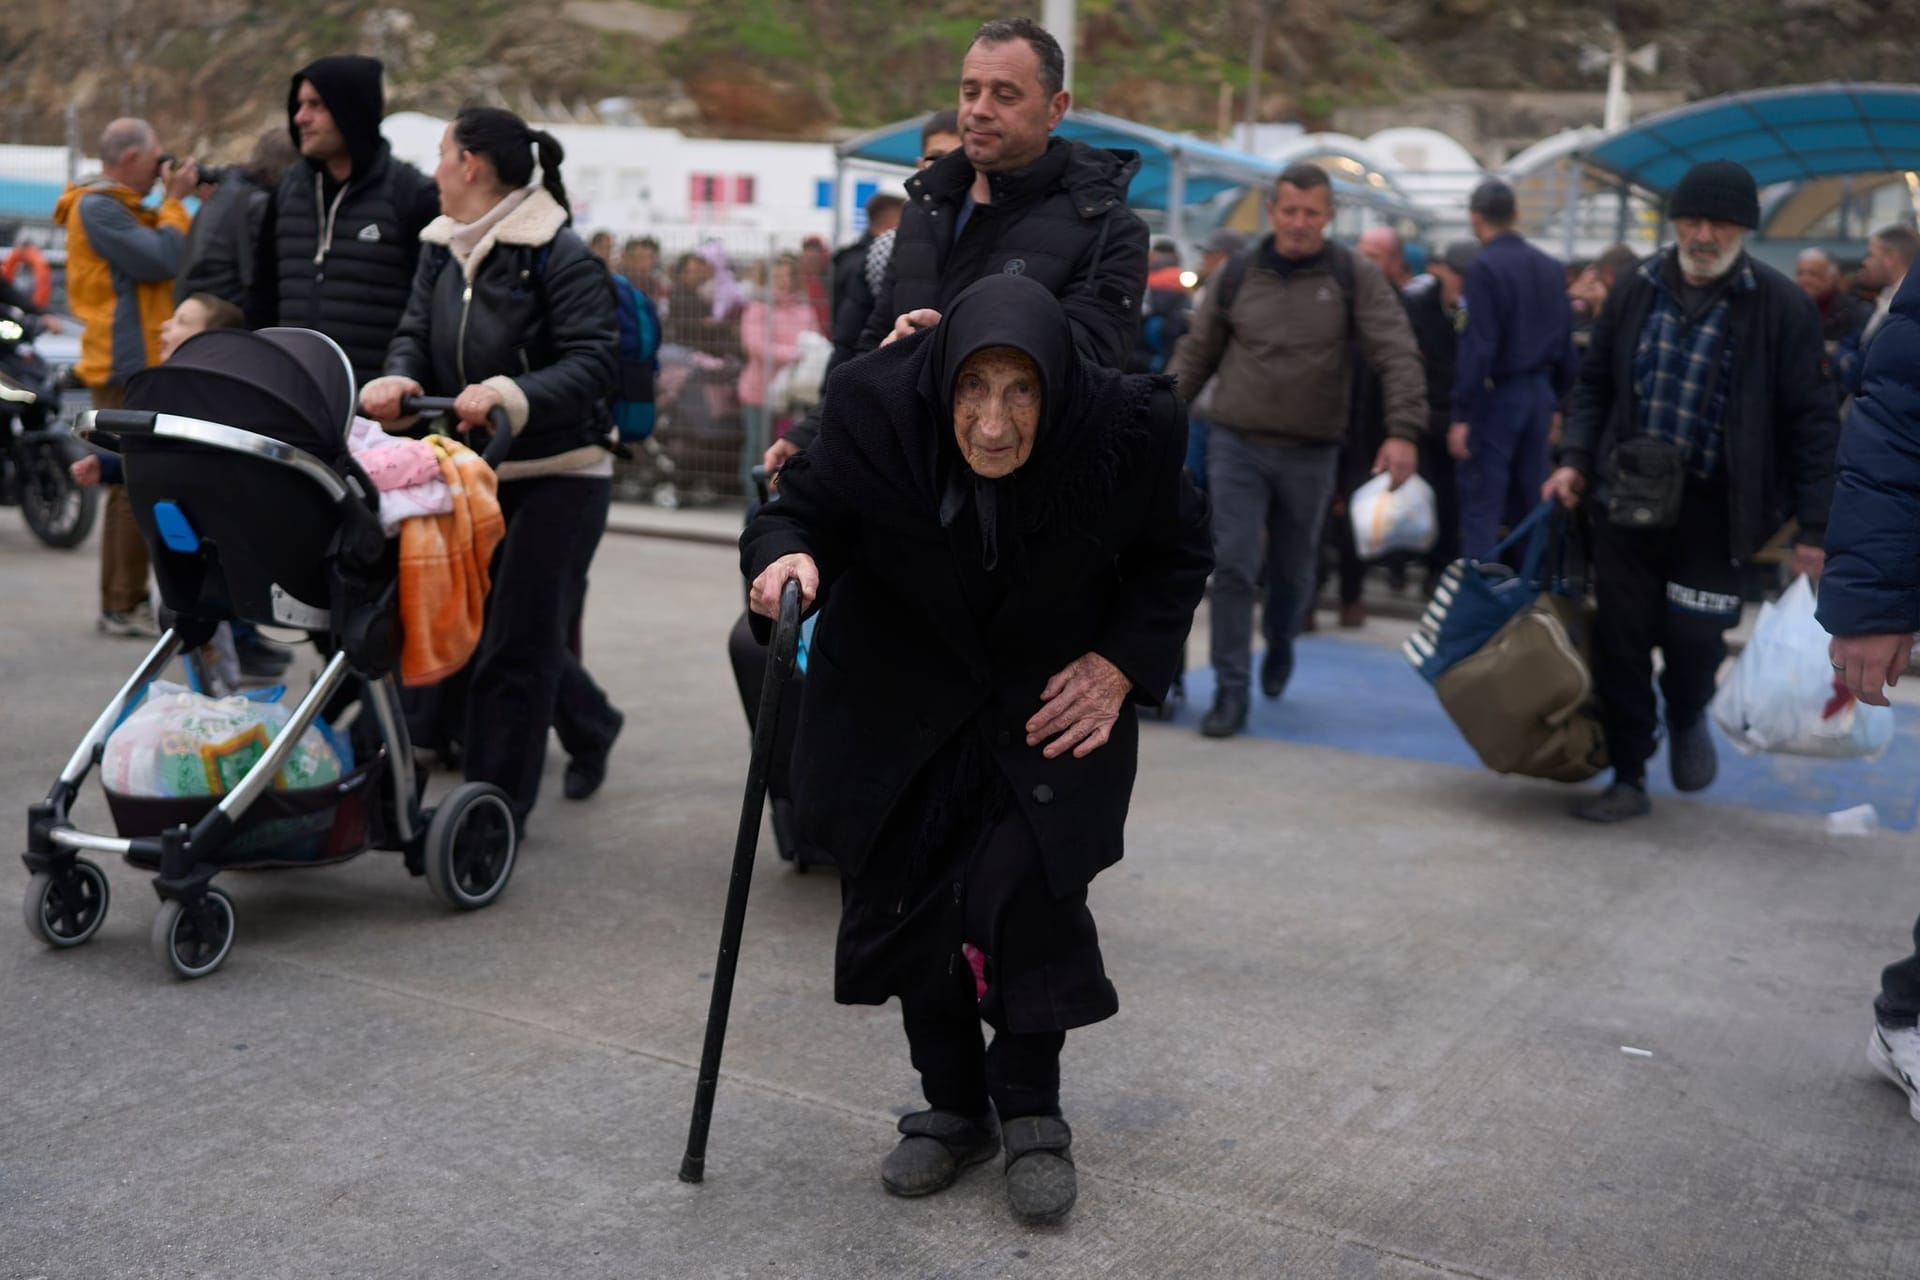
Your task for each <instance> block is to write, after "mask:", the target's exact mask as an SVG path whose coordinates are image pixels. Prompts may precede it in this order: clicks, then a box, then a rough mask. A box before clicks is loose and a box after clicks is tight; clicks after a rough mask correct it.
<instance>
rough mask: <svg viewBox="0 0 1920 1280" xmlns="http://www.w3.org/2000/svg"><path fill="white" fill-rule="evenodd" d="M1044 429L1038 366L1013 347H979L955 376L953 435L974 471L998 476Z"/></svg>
mask: <svg viewBox="0 0 1920 1280" xmlns="http://www.w3.org/2000/svg"><path fill="white" fill-rule="evenodd" d="M1039 429H1040V371H1039V370H1038V369H1036V368H1034V367H1033V361H1032V360H1030V359H1028V358H1027V356H1026V354H1025V353H1024V352H1020V351H1015V350H1014V349H1013V348H1011V347H989V348H987V349H986V350H985V351H976V352H974V354H973V355H971V356H969V357H968V358H967V362H966V363H965V364H963V365H961V366H960V373H959V376H957V377H956V378H954V380H953V438H954V439H955V440H956V441H958V442H959V445H960V456H961V457H963V458H965V459H966V460H967V466H968V467H969V468H971V469H972V471H973V473H974V474H975V475H977V476H980V477H982V478H984V479H987V480H998V479H1000V478H1001V477H1003V476H1010V475H1012V474H1013V473H1014V472H1015V471H1016V470H1018V469H1019V468H1020V467H1021V465H1022V464H1024V463H1025V462H1026V460H1027V457H1028V455H1030V454H1031V453H1032V452H1033V437H1034V434H1035V433H1036V432H1038V431H1039Z"/></svg>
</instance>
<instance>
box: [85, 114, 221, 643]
mask: <svg viewBox="0 0 1920 1280" xmlns="http://www.w3.org/2000/svg"><path fill="white" fill-rule="evenodd" d="M198 177H199V175H198V173H197V172H196V171H195V167H194V164H193V162H192V161H188V162H187V163H186V164H184V165H175V164H167V165H165V166H163V165H162V162H161V156H160V140H159V138H158V137H157V136H156V135H155V134H154V131H153V126H152V125H150V124H148V123H147V122H146V121H145V120H132V119H127V120H115V121H114V122H113V123H112V124H110V125H108V126H107V127H106V131H105V132H103V133H102V134H101V135H100V177H98V178H96V179H94V180H93V181H91V182H86V183H81V184H79V185H77V186H72V187H69V188H67V190H66V191H65V192H63V193H62V194H61V196H60V202H59V203H58V204H57V205H55V206H54V214H53V216H54V218H55V220H56V221H58V222H59V223H60V225H62V226H63V227H65V228H66V229H67V298H68V301H69V302H70V303H71V304H72V307H73V313H74V314H75V315H76V316H78V317H79V318H80V320H81V321H82V322H84V323H85V324H86V326H87V330H86V335H85V337H84V339H83V340H82V342H81V346H80V363H79V364H78V365H76V366H75V367H74V371H73V372H74V376H75V377H77V378H78V379H79V380H80V381H81V382H83V383H85V384H86V387H87V390H88V392H89V393H90V395H91V397H92V400H93V405H94V407H95V408H96V409H111V408H117V407H118V406H119V405H120V404H122V403H123V402H124V400H125V398H126V390H125V388H126V381H127V378H128V377H130V376H131V375H133V374H134V373H137V372H139V371H140V370H141V369H144V368H146V367H147V366H148V365H150V364H157V363H159V360H160V322H161V321H163V320H165V319H166V318H167V317H168V316H169V315H171V314H172V313H173V277H174V274H175V273H176V272H177V271H178V270H179V269H180V257H181V250H182V248H183V246H184V245H185V244H186V233H187V227H188V226H189V224H190V223H191V222H192V217H191V216H190V215H189V214H188V213H187V209H186V206H185V205H184V204H182V203H181V201H182V200H183V199H184V198H185V197H186V195H187V193H188V192H190V191H192V190H193V188H194V184H195V183H196V181H197V180H198ZM161 179H164V181H165V183H166V193H165V198H164V199H163V200H162V201H161V203H160V205H159V207H158V208H154V209H150V208H148V207H147V206H146V203H145V202H146V198H147V193H148V192H149V191H151V190H152V189H153V184H154V182H155V181H156V180H161ZM99 625H100V629H101V630H102V631H105V632H108V633H109V634H112V635H127V636H139V635H158V634H159V628H158V627H157V626H156V625H155V622H154V618H153V609H152V606H150V605H149V604H148V603H147V548H146V544H145V543H144V542H142V541H141V539H140V530H139V528H138V527H137V526H136V525H135V524H134V522H133V508H132V506H131V505H130V504H129V503H128V501H127V493H126V489H125V488H124V487H123V486H121V485H111V486H108V489H107V514H106V519H105V521H104V523H103V525H102V527H101V531H100V624H99Z"/></svg>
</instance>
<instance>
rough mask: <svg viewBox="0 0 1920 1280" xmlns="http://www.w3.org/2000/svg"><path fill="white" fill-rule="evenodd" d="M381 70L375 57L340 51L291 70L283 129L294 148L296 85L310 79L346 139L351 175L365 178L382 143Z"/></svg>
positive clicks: (297, 139)
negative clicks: (364, 56)
mask: <svg viewBox="0 0 1920 1280" xmlns="http://www.w3.org/2000/svg"><path fill="white" fill-rule="evenodd" d="M382 70H383V68H382V67H381V65H380V60H379V59H378V58H363V57H358V56H355V55H352V54H343V55H340V56H336V57H331V58H321V59H320V60H319V61H317V62H312V63H309V64H307V65H306V66H304V67H302V68H300V70H298V71H296V72H294V73H293V82H292V83H291V84H290V85H289V86H288V87H287V131H288V132H289V133H290V134H292V135H293V146H294V150H296V151H297V150H299V149H300V130H299V129H298V128H296V127H295V126H294V123H293V117H294V115H295V113H296V112H298V111H299V109H300V85H301V83H302V82H305V81H311V82H312V83H313V87H314V89H315V91H316V92H318V93H319V95H320V101H322V102H324V103H326V104H327V110H328V112H330V113H331V114H332V116H333V123H334V124H335V125H336V126H337V127H338V128H339V130H340V135H341V136H342V137H343V138H345V139H346V141H347V153H348V154H349V155H351V156H352V157H353V176H354V177H356V178H362V177H365V176H366V174H367V171H368V170H369V169H371V168H372V167H373V162H374V160H375V159H377V158H378V157H379V154H380V149H381V146H382V140H381V137H380V121H381V120H382V119H383V118H384V117H385V116H386V112H387V99H386V93H385V91H384V90H383V89H382V88H381V85H380V77H381V72H382Z"/></svg>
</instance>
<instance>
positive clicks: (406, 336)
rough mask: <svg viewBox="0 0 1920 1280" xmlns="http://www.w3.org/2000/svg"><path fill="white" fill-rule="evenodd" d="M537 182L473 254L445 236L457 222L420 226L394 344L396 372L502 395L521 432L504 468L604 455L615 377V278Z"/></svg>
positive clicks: (444, 386) (434, 388)
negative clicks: (460, 251) (457, 251)
mask: <svg viewBox="0 0 1920 1280" xmlns="http://www.w3.org/2000/svg"><path fill="white" fill-rule="evenodd" d="M566 223H567V214H566V211H565V210H564V209H562V208H561V207H560V205H559V203H558V202H557V201H555V200H554V199H553V197H552V196H550V195H548V194H547V193H546V192H545V191H544V190H542V191H535V192H534V193H533V194H532V195H531V196H529V197H528V198H527V200H526V201H525V202H524V203H523V204H521V205H520V207H519V208H517V209H515V210H514V211H513V212H512V213H510V214H508V215H507V216H506V217H505V218H503V219H502V220H501V221H500V223H499V224H498V225H497V226H495V227H494V228H493V229H492V231H491V232H489V233H488V235H487V236H486V237H485V238H484V239H482V240H481V241H480V243H479V244H477V245H475V246H474V250H473V253H472V254H471V255H470V256H469V257H468V258H467V260H466V262H465V264H461V263H460V262H458V261H456V260H455V259H454V256H453V253H452V251H451V249H450V248H449V247H448V246H449V244H450V242H451V240H452V237H453V233H454V232H455V231H457V230H459V224H458V223H455V222H454V221H453V220H452V219H450V218H445V217H442V218H439V219H437V220H435V221H434V222H433V223H431V224H429V225H428V227H427V229H426V230H424V231H422V232H421V233H420V244H421V252H420V265H419V268H418V269H417V270H416V271H415V273H414V277H413V293H412V296H411V297H410V298H409V299H408V302H407V310H406V314H405V315H404V316H402V317H401V320H400V327H399V329H398V330H397V331H396V332H395V333H394V336H393V343H392V345H391V346H389V347H388V349H387V368H386V371H387V372H388V373H389V374H398V375H400V376H403V377H408V378H412V379H413V380H414V381H416V382H418V383H419V384H420V385H421V386H422V387H423V388H424V389H425V390H426V393H427V394H428V395H436V396H454V395H458V394H460V391H461V389H462V388H464V387H467V386H470V385H472V384H474V383H484V384H486V385H487V386H490V387H492V388H494V389H495V390H497V391H498V392H499V393H500V395H501V398H502V399H503V400H505V402H506V406H507V413H508V416H509V417H510V418H512V420H513V429H514V434H515V435H516V436H517V437H518V439H516V440H515V441H514V445H513V449H512V451H511V452H510V453H509V454H508V455H507V463H506V466H505V467H503V468H502V473H501V474H502V478H505V479H511V478H512V477H513V475H514V473H515V472H516V471H519V472H521V473H523V474H524V473H526V472H528V471H530V470H533V469H534V468H532V467H516V465H515V464H519V463H532V464H538V469H539V470H541V471H564V470H571V469H574V467H576V466H583V465H586V464H587V463H589V462H594V461H598V460H599V459H600V458H601V457H604V456H605V454H604V448H603V446H604V442H605V441H606V440H607V439H608V433H609V431H610V430H611V427H612V418H611V416H610V415H609V413H608V410H607V397H608V396H609V395H611V394H612V393H613V389H614V385H615V382H616V381H617V379H618V377H619V342H620V335H619V321H618V317H617V314H616V311H615V303H614V295H613V278H612V276H610V275H609V274H608V273H607V268H606V266H605V264H604V263H602V262H601V261H600V260H599V259H598V258H596V257H594V256H593V254H592V253H591V252H589V251H588V249H587V246H586V245H585V244H584V243H583V242H582V241H581V239H580V237H579V236H577V235H575V234H574V233H573V231H572V229H570V228H569V227H568V226H567V225H566Z"/></svg>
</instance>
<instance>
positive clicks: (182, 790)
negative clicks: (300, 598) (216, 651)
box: [100, 683, 340, 798]
mask: <svg viewBox="0 0 1920 1280" xmlns="http://www.w3.org/2000/svg"><path fill="white" fill-rule="evenodd" d="M291 717H292V712H291V711H290V710H289V709H288V708H286V707H284V706H281V705H280V704H279V703H277V702H255V701H253V700H251V699H249V698H241V697H233V698H209V697H207V696H205V695H204V694H198V693H194V692H192V691H190V690H188V689H184V688H182V687H180V686H179V685H175V684H166V683H156V684H154V685H153V687H152V688H150V689H149V690H148V691H147V697H146V700H145V701H144V702H142V703H141V704H140V705H139V707H138V708H136V709H135V710H134V712H133V714H132V715H130V716H128V717H127V718H126V719H125V720H124V721H122V722H121V724H120V726H119V727H118V728H117V729H115V730H114V731H113V732H112V733H111V734H110V735H108V737H107V749H106V751H105V753H104V754H103V755H102V757H101V761H100V781H101V782H102V783H103V784H104V785H105V786H106V788H107V790H109V791H112V792H115V793H117V794H119V795H124V796H146V797H156V798H172V797H179V796H219V795H225V794H226V793H227V792H228V791H229V790H231V789H232V787H233V786H234V784H236V783H237V782H239V781H240V779H241V778H243V777H245V776H246V772H247V770H248V769H250V768H252V767H253V763H254V761H256V760H258V759H259V758H260V757H261V756H263V755H265V754H266V751H267V745H268V744H269V743H271V742H272V741H273V739H274V738H275V737H277V736H278V735H279V733H280V731H281V730H282V729H284V728H285V727H286V724H287V721H288V720H289V719H290V718H291ZM339 777H340V757H339V755H338V754H337V753H336V752H335V751H334V749H333V747H332V746H331V745H329V744H328V742H327V740H326V738H325V737H324V736H323V735H322V734H321V733H320V731H319V730H318V729H314V728H309V729H308V730H307V732H306V733H305V734H303V735H301V738H300V742H299V744H298V745H297V746H295V747H294V750H293V754H292V755H291V756H289V757H288V758H287V763H286V765H285V766H284V767H283V768H282V769H281V770H280V773H279V776H278V777H276V778H275V779H274V786H275V787H276V788H279V789H283V790H297V789H300V788H304V787H317V786H321V785H324V784H325V783H329V782H333V781H336V780H337V779H338V778H339Z"/></svg>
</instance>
